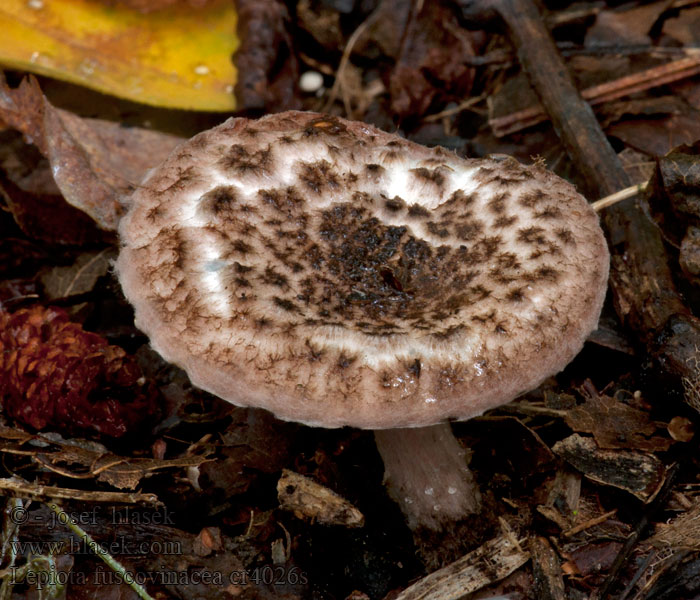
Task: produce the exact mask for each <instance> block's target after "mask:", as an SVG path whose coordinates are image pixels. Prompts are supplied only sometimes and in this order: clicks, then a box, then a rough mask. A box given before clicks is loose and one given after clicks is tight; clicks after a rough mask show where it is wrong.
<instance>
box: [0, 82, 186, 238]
mask: <svg viewBox="0 0 700 600" xmlns="http://www.w3.org/2000/svg"><path fill="white" fill-rule="evenodd" d="M0 121H4V122H5V124H6V125H7V126H9V127H11V128H13V129H16V130H18V131H20V132H21V133H22V134H23V135H24V137H25V140H26V141H27V142H28V143H31V144H34V145H35V146H36V147H37V148H38V149H39V151H40V152H41V153H42V154H43V155H44V156H45V157H46V158H48V160H49V162H50V164H51V171H52V174H53V178H54V180H55V182H56V184H57V185H58V188H59V189H60V191H61V193H62V194H63V197H64V198H65V199H66V201H67V202H68V203H69V204H71V205H72V206H74V207H76V208H78V209H80V210H81V211H83V212H85V213H86V214H87V215H89V216H90V217H91V218H92V219H93V220H94V221H95V222H96V223H97V225H98V226H99V227H100V228H102V229H104V230H106V231H115V230H116V227H117V223H118V222H119V218H120V216H121V214H122V212H123V211H124V207H123V202H124V199H125V198H126V197H127V196H128V195H129V194H130V193H131V192H132V191H133V189H134V188H135V186H137V185H138V184H139V183H140V182H141V180H142V179H143V176H144V175H145V173H146V172H147V171H148V169H150V168H151V167H154V166H156V165H157V164H159V163H160V162H162V161H163V160H164V159H165V157H166V156H167V155H168V154H169V153H170V152H171V151H172V149H173V148H175V146H177V145H178V144H179V143H180V142H181V141H182V140H181V139H180V138H178V137H176V136H173V135H168V134H164V133H159V132H155V131H148V130H146V129H139V128H135V127H133V128H124V127H122V126H121V125H119V124H118V123H111V122H108V121H102V120H99V119H82V118H80V117H78V116H77V115H74V114H72V113H70V112H68V111H63V110H60V109H56V108H55V107H53V106H52V105H51V104H50V103H49V101H48V100H46V98H45V97H44V95H43V94H42V93H41V90H40V89H39V85H38V83H37V81H36V80H35V79H34V78H29V79H25V80H24V81H23V82H22V83H21V84H20V86H19V87H18V88H16V89H14V90H13V89H10V88H9V87H8V86H7V84H6V83H5V82H4V81H0Z"/></svg>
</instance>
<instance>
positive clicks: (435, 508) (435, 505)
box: [433, 504, 442, 512]
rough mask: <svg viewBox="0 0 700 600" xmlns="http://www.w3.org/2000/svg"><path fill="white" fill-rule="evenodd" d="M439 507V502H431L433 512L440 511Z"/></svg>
mask: <svg viewBox="0 0 700 600" xmlns="http://www.w3.org/2000/svg"><path fill="white" fill-rule="evenodd" d="M441 508H442V506H440V505H439V504H433V510H434V511H435V512H440V509H441Z"/></svg>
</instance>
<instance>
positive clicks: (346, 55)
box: [323, 9, 379, 112]
mask: <svg viewBox="0 0 700 600" xmlns="http://www.w3.org/2000/svg"><path fill="white" fill-rule="evenodd" d="M378 16H379V10H378V9H374V11H373V12H372V13H370V15H369V16H368V17H367V18H366V19H365V20H364V21H362V23H360V25H359V26H358V28H357V29H355V31H353V32H352V35H351V36H350V39H348V43H347V44H346V45H345V48H344V49H343V55H342V56H341V57H340V64H339V65H338V70H337V71H336V74H335V81H334V82H333V87H332V88H331V91H330V92H329V94H328V101H327V102H326V105H325V106H324V107H323V112H328V111H329V110H330V108H331V106H333V103H334V102H335V100H336V98H337V97H338V92H339V91H340V88H341V86H342V85H343V75H344V72H345V69H346V68H347V65H348V62H349V61H350V56H351V55H352V50H353V48H354V47H355V44H357V40H359V39H360V38H361V37H362V36H363V35H364V33H365V31H367V29H369V27H370V25H372V24H373V23H374V21H375V19H376V18H377V17H378Z"/></svg>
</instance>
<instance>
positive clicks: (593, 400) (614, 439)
mask: <svg viewBox="0 0 700 600" xmlns="http://www.w3.org/2000/svg"><path fill="white" fill-rule="evenodd" d="M565 419H566V423H567V425H568V426H569V427H571V429H573V430H574V431H576V432H579V433H592V434H593V437H595V441H596V442H597V444H598V446H599V447H600V448H631V449H635V450H646V451H648V452H657V451H665V450H668V449H669V447H670V446H671V444H672V443H673V440H671V439H669V438H666V437H661V436H659V435H654V434H655V433H656V431H657V429H658V427H657V425H656V423H654V422H653V421H651V420H650V419H649V414H648V413H646V412H644V411H643V410H638V409H636V408H632V407H631V406H628V405H627V404H625V403H624V402H620V401H619V400H616V399H615V398H611V397H610V396H597V397H590V398H588V399H587V400H586V402H585V403H584V404H581V405H580V406H577V407H576V408H573V409H571V410H568V411H567V413H566V417H565Z"/></svg>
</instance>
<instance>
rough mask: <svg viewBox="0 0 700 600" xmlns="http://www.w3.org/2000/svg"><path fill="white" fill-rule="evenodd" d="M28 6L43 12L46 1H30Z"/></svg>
mask: <svg viewBox="0 0 700 600" xmlns="http://www.w3.org/2000/svg"><path fill="white" fill-rule="evenodd" d="M27 6H28V7H29V8H33V9H34V10H41V9H42V8H44V0H29V1H28V2H27Z"/></svg>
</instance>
